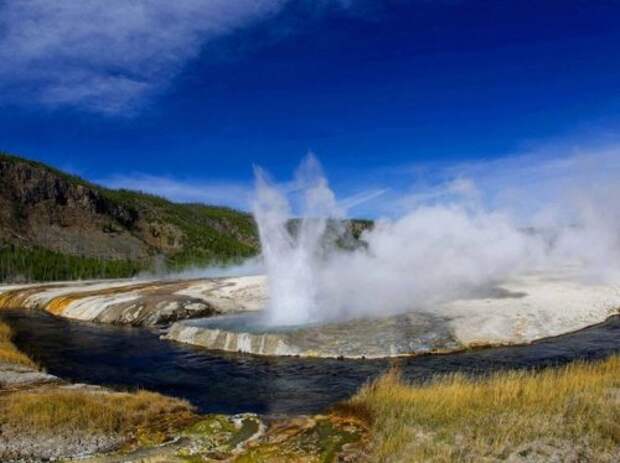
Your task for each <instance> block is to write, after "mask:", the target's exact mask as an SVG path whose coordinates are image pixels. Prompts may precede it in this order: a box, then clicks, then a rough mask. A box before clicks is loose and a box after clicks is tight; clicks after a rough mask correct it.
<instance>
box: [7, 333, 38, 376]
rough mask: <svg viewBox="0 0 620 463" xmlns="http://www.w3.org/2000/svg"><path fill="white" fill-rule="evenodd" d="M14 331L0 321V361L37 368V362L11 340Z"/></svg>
mask: <svg viewBox="0 0 620 463" xmlns="http://www.w3.org/2000/svg"><path fill="white" fill-rule="evenodd" d="M12 337H13V333H12V332H11V328H10V327H9V326H8V325H7V324H5V323H2V322H0V362H6V363H16V364H19V365H25V366H28V367H32V368H36V364H35V363H34V362H33V361H32V360H31V359H30V358H29V357H28V356H27V355H25V354H23V353H21V352H20V351H19V350H17V347H15V345H14V344H13V343H12V342H11V339H12Z"/></svg>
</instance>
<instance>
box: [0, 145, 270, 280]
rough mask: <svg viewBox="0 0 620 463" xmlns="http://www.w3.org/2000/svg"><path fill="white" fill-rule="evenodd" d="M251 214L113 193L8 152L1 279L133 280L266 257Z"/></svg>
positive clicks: (0, 223)
mask: <svg viewBox="0 0 620 463" xmlns="http://www.w3.org/2000/svg"><path fill="white" fill-rule="evenodd" d="M258 249H259V243H258V237H257V231H256V225H255V223H254V221H253V219H252V217H251V215H250V214H247V213H244V212H240V211H236V210H233V209H229V208H225V207H215V206H208V205H203V204H178V203H173V202H171V201H168V200H166V199H163V198H160V197H157V196H154V195H150V194H145V193H141V192H135V191H128V190H111V189H108V188H104V187H101V186H99V185H95V184H92V183H90V182H88V181H86V180H84V179H82V178H80V177H77V176H73V175H69V174H66V173H64V172H62V171H59V170H57V169H54V168H52V167H50V166H47V165H45V164H42V163H39V162H35V161H31V160H27V159H24V158H20V157H17V156H12V155H9V154H6V153H0V280H2V281H31V280H36V281H44V280H59V279H76V278H98V277H125V276H131V275H134V274H135V273H137V272H139V271H142V270H149V269H153V268H155V267H157V266H160V265H162V264H164V265H165V266H166V268H169V269H170V268H172V269H180V268H183V267H187V266H189V265H205V264H210V263H222V262H230V261H234V260H239V259H242V258H244V257H248V256H251V255H254V254H256V253H257V252H258Z"/></svg>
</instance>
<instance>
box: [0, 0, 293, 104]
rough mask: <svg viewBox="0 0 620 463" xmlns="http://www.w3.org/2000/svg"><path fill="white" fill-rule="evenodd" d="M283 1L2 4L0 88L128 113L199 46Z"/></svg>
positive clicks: (32, 0)
mask: <svg viewBox="0 0 620 463" xmlns="http://www.w3.org/2000/svg"><path fill="white" fill-rule="evenodd" d="M285 2H286V0H234V1H231V0H183V1H159V0H133V1H127V0H106V1H100V0H79V1H77V0H76V1H74V0H66V1H49V0H19V1H6V2H0V62H1V63H2V66H0V89H3V90H4V91H3V92H2V94H3V95H4V99H5V101H4V102H2V101H0V103H6V102H7V101H6V99H7V98H8V95H9V94H10V95H12V97H13V99H24V98H29V99H30V100H34V101H36V102H39V103H42V104H44V105H49V106H52V107H55V106H58V105H69V106H76V107H80V108H81V109H88V110H91V111H95V112H101V113H119V112H127V111H131V110H133V109H135V108H137V107H139V106H140V105H142V104H143V103H144V102H145V100H146V98H147V97H148V96H150V95H152V94H154V93H156V92H158V91H160V90H161V89H162V88H164V87H165V86H166V85H167V84H168V83H169V81H170V79H172V78H173V77H174V76H175V75H176V74H177V73H178V72H179V70H180V69H181V68H182V66H183V65H184V64H185V63H186V62H187V61H188V60H190V59H192V58H193V57H195V56H196V55H197V54H198V53H199V51H200V49H201V47H202V45H203V44H204V43H205V42H207V41H208V40H210V39H213V38H215V37H218V36H221V35H224V34H227V33H230V32H232V31H234V30H236V29H239V28H241V27H243V26H245V25H247V24H249V23H251V22H252V21H255V20H257V19H261V18H264V17H266V16H269V15H270V14H273V13H274V12H276V11H278V10H279V9H280V8H281V6H282V5H283V4H284V3H285Z"/></svg>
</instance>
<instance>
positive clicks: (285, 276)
mask: <svg viewBox="0 0 620 463" xmlns="http://www.w3.org/2000/svg"><path fill="white" fill-rule="evenodd" d="M255 177H256V201H255V204H254V216H255V218H256V222H257V224H258V230H259V235H260V240H261V246H262V251H263V258H264V262H265V269H266V272H267V275H268V277H269V290H270V291H269V294H270V306H269V310H268V311H267V315H268V321H269V322H270V323H272V324H276V325H294V324H301V323H307V322H309V321H312V320H314V319H315V318H316V317H317V316H318V315H319V314H320V312H321V308H320V305H319V304H320V302H319V285H320V282H319V281H317V278H319V277H320V275H321V269H320V268H319V267H320V265H321V254H322V249H321V246H322V242H323V240H322V238H323V236H324V233H325V229H326V226H327V220H328V219H330V218H333V217H337V216H338V215H339V213H338V208H337V206H336V201H335V197H334V194H333V193H332V191H331V190H330V189H329V187H328V185H327V181H326V180H325V177H324V176H323V174H322V171H321V168H320V165H319V163H318V161H317V160H316V158H315V157H314V156H313V155H308V157H307V158H306V159H305V160H304V162H303V163H302V165H301V166H300V168H299V169H298V171H297V175H296V178H295V182H294V186H295V189H296V190H298V191H300V192H301V193H302V196H303V204H302V218H301V221H300V223H299V225H298V226H297V227H296V230H295V232H294V233H291V219H292V215H291V208H290V205H289V202H288V199H287V198H286V196H285V194H284V193H283V192H281V191H280V190H279V189H278V188H277V186H276V185H274V184H273V183H271V182H270V181H269V179H268V177H267V175H266V173H265V172H264V171H263V170H262V169H261V168H259V167H256V168H255Z"/></svg>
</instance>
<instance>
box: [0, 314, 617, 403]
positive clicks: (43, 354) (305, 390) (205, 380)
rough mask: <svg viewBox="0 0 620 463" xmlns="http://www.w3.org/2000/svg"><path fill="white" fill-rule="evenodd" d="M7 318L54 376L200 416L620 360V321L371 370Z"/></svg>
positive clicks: (353, 363)
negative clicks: (448, 378) (137, 394)
mask: <svg viewBox="0 0 620 463" xmlns="http://www.w3.org/2000/svg"><path fill="white" fill-rule="evenodd" d="M0 316H1V317H2V319H4V320H5V321H6V322H7V323H9V324H10V325H11V327H12V328H13V330H14V332H15V335H16V336H15V343H16V344H17V346H18V347H19V348H20V349H21V350H23V351H24V352H26V353H27V354H28V355H30V356H31V357H32V358H34V359H35V360H36V361H37V362H39V364H40V365H41V366H42V367H44V368H45V369H46V370H47V371H48V372H49V373H51V374H54V375H57V376H59V377H61V378H64V379H67V380H70V381H73V382H85V383H91V384H99V385H105V386H110V387H112V388H117V389H136V388H143V389H149V390H152V391H157V392H161V393H164V394H168V395H173V396H177V397H183V398H186V399H188V400H189V401H191V402H192V403H193V404H194V405H196V406H197V407H198V409H199V410H200V411H201V412H218V413H238V412H256V413H264V414H273V415H279V414H297V413H315V412H320V411H322V410H324V409H325V408H327V407H329V406H330V405H332V404H334V403H335V402H337V401H340V400H343V399H346V398H347V397H349V396H350V395H351V394H353V393H354V392H355V391H356V390H357V389H358V388H359V387H360V386H361V385H362V384H363V383H365V382H366V381H368V380H369V379H371V378H374V377H376V376H377V375H379V374H381V372H383V371H385V369H386V368H388V367H389V366H390V364H392V363H398V364H399V365H400V366H401V368H402V370H403V372H404V374H405V376H406V377H408V378H410V379H412V380H416V381H422V380H425V379H428V378H429V377H431V376H432V375H434V374H439V373H448V372H456V371H460V372H464V373H466V374H473V375H479V374H486V373H489V372H492V371H496V370H500V369H506V368H541V367H547V366H553V365H560V364H563V363H566V362H569V361H572V360H576V359H597V358H603V357H606V356H608V355H610V354H612V353H620V317H613V318H611V319H609V320H608V321H607V322H605V323H603V324H601V325H598V326H594V327H591V328H588V329H585V330H582V331H580V332H577V333H573V334H569V335H565V336H560V337H557V338H553V339H548V340H545V341H541V342H537V343H534V344H531V345H527V346H516V347H501V348H492V349H481V350H475V351H470V352H464V353H458V354H450V355H436V356H423V357H416V358H404V359H398V360H391V361H388V360H372V361H370V360H330V359H301V358H283V357H272V358H267V357H255V356H251V355H242V354H225V353H220V352H209V351H206V350H204V349H200V348H195V347H192V346H188V345H182V344H176V343H172V342H168V341H162V340H160V339H159V333H157V332H154V331H150V330H147V329H141V328H127V327H116V326H107V325H100V324H92V323H83V322H74V321H68V320H66V319H62V318H57V317H53V316H51V315H48V314H46V313H43V312H38V311H26V310H14V311H3V312H2V313H1V314H0Z"/></svg>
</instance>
